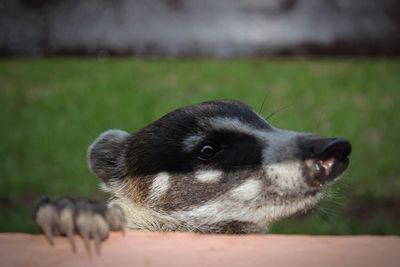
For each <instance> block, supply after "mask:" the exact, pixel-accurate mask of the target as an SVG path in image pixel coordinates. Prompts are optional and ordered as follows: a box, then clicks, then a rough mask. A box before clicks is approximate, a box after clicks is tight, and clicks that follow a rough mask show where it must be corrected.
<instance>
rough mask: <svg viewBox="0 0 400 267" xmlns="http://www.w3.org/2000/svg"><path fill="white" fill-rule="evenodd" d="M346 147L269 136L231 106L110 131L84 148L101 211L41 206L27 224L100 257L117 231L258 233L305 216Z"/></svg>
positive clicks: (186, 111) (337, 141) (290, 135)
mask: <svg viewBox="0 0 400 267" xmlns="http://www.w3.org/2000/svg"><path fill="white" fill-rule="evenodd" d="M350 153H351V145H350V143H349V141H347V140H346V139H344V138H321V137H318V136H316V135H313V134H309V133H300V132H294V131H286V130H281V129H277V128H274V127H273V126H272V125H270V124H269V123H268V122H267V121H266V120H265V119H264V118H263V117H262V116H261V115H259V114H258V113H257V112H255V111H254V110H253V109H252V108H250V107H249V106H247V105H246V104H243V103H241V102H239V101H209V102H204V103H201V104H197V105H192V106H187V107H183V108H180V109H177V110H175V111H172V112H170V113H168V114H167V115H165V116H164V117H162V118H160V119H159V120H157V121H155V122H154V123H152V124H150V125H148V126H146V127H145V128H143V129H141V130H139V131H138V132H136V133H134V134H129V133H127V132H125V131H122V130H108V131H106V132H104V133H102V134H101V135H100V136H99V137H97V139H96V140H95V141H94V142H93V144H92V145H90V147H89V149H88V154H87V159H88V165H89V168H90V170H91V171H92V172H93V173H94V174H95V175H96V176H97V177H99V178H100V180H101V182H102V188H103V189H104V190H105V191H107V192H109V193H110V194H111V195H112V197H111V199H110V200H109V202H108V204H107V205H106V204H104V203H101V202H96V201H88V200H73V199H70V198H61V199H59V200H56V201H50V200H49V199H47V198H45V199H42V200H41V201H39V203H38V204H37V205H36V208H35V212H34V217H35V219H36V221H37V223H38V224H39V226H40V227H41V229H42V230H43V232H44V233H45V234H46V236H47V237H48V239H49V241H50V242H52V236H53V235H57V234H62V235H66V236H68V237H69V240H70V242H71V245H72V247H73V249H75V243H74V239H73V235H74V234H76V233H77V234H80V235H81V236H82V238H83V240H84V243H85V245H86V247H87V249H88V250H90V246H89V240H90V239H94V240H95V244H96V248H97V249H98V248H99V247H98V246H99V243H100V241H101V240H103V239H105V238H106V237H107V236H108V233H109V231H112V230H123V229H124V228H128V229H135V230H148V231H191V232H200V233H229V234H237V233H263V232H265V231H266V229H267V228H268V227H269V226H270V225H271V224H272V223H273V222H275V221H277V220H279V219H282V218H284V217H287V216H289V215H291V214H294V213H296V212H299V211H306V210H307V209H309V208H311V207H313V206H314V205H315V204H316V203H317V202H318V201H319V200H320V199H321V198H322V197H323V195H324V191H326V189H327V187H328V186H329V185H330V184H331V183H332V182H333V181H334V179H335V178H336V177H338V176H339V175H340V174H342V173H343V172H344V171H345V170H346V168H347V166H348V164H349V159H348V157H349V155H350Z"/></svg>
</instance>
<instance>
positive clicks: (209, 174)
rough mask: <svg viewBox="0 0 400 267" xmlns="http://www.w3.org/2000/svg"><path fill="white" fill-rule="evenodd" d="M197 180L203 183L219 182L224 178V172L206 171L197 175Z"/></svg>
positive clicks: (198, 172)
mask: <svg viewBox="0 0 400 267" xmlns="http://www.w3.org/2000/svg"><path fill="white" fill-rule="evenodd" d="M195 177H196V179H197V180H199V181H200V182H203V183H213V182H218V181H219V180H220V179H221V177H222V171H219V170H204V171H197V172H196V173H195Z"/></svg>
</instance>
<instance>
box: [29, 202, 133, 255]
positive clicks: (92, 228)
mask: <svg viewBox="0 0 400 267" xmlns="http://www.w3.org/2000/svg"><path fill="white" fill-rule="evenodd" d="M33 217H34V219H35V221H36V223H37V224H38V225H39V227H40V229H41V231H42V232H43V233H44V234H45V237H46V239H47V240H48V242H49V243H50V244H51V245H52V246H54V240H53V237H54V236H55V235H63V236H66V237H67V238H68V242H69V244H70V246H71V248H72V251H73V252H74V253H76V243H75V234H79V235H80V236H81V237H82V240H83V243H84V247H85V250H86V252H87V253H88V254H89V255H91V254H92V251H91V244H90V241H91V239H93V242H94V247H95V252H96V254H98V255H100V251H101V242H102V241H104V240H105V239H107V238H108V236H109V233H110V231H121V232H122V234H123V235H125V224H126V221H125V215H124V213H123V210H122V209H121V207H119V206H116V205H113V206H112V207H109V208H108V207H107V206H106V205H105V204H104V203H102V202H96V201H89V200H84V199H80V200H73V199H70V198H60V199H58V200H57V201H54V202H52V201H50V200H49V199H48V198H42V199H41V200H40V201H38V202H37V204H36V205H35V208H34V214H33Z"/></svg>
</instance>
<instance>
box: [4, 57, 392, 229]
mask: <svg viewBox="0 0 400 267" xmlns="http://www.w3.org/2000/svg"><path fill="white" fill-rule="evenodd" d="M399 85H400V60H398V59H396V60H388V59H320V60H317V59H314V60H290V59H287V60H286V59H285V60H235V61H218V60H139V59H106V60H101V61H99V60H96V59H87V58H86V59H40V60H35V59H2V60H0V123H1V131H0V152H1V156H0V159H1V160H0V201H1V204H0V207H1V219H0V231H27V232H35V231H37V229H36V227H35V226H34V225H33V223H32V220H31V217H30V212H31V205H32V202H33V201H34V200H35V199H36V198H37V197H39V196H41V195H48V196H50V197H58V196H61V195H71V196H86V197H94V198H104V195H102V194H101V193H99V190H98V181H97V179H96V178H95V177H94V176H93V175H91V174H90V173H89V171H88V169H87V167H86V159H85V154H86V149H87V147H88V145H89V144H90V143H91V141H93V140H94V138H95V137H96V136H97V135H98V134H99V133H101V132H102V131H104V130H106V129H109V128H121V129H124V130H127V131H131V132H133V131H135V130H137V129H139V128H141V127H143V126H145V125H146V124H148V123H150V122H152V121H153V120H155V119H157V118H159V117H160V116H161V115H163V114H165V113H166V112H168V111H171V110H173V109H175V108H177V107H180V106H184V105H188V104H193V103H198V102H201V101H205V100H210V99H220V98H224V99H226V98H229V99H239V100H242V101H244V102H246V103H248V104H249V105H251V106H253V107H254V108H255V109H259V108H260V106H261V105H262V102H263V99H264V96H265V95H266V94H268V97H267V100H266V103H265V105H264V109H263V115H265V116H266V115H268V114H269V113H271V112H273V111H276V110H278V109H280V108H281V107H284V106H287V105H290V107H289V108H287V109H285V110H282V111H281V112H279V113H278V114H276V115H274V116H273V117H272V118H271V120H270V121H271V123H273V124H274V125H275V126H277V127H280V128H288V129H293V130H297V131H308V132H316V133H318V134H320V135H329V136H345V137H347V138H349V139H350V140H351V142H352V144H353V154H352V156H351V166H350V169H349V170H348V172H347V174H346V175H345V176H344V177H343V178H342V179H341V180H340V181H339V183H338V184H337V186H335V188H334V189H333V192H334V193H335V194H334V195H335V196H333V197H330V198H328V199H327V200H326V201H324V203H322V205H320V206H319V207H320V208H319V209H318V210H316V211H314V212H311V213H308V214H307V215H303V216H298V217H293V218H291V219H287V220H285V221H283V222H281V223H278V224H276V225H275V226H274V227H272V229H271V231H272V232H275V233H303V234H400V215H399V211H400V179H399V173H400V164H399V163H398V159H399V156H400V154H399V145H400V124H399V118H400V117H399V114H400V88H398V87H399Z"/></svg>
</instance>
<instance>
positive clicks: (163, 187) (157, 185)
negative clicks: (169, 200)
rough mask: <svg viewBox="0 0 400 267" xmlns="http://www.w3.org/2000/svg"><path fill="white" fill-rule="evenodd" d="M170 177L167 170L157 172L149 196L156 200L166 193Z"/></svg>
mask: <svg viewBox="0 0 400 267" xmlns="http://www.w3.org/2000/svg"><path fill="white" fill-rule="evenodd" d="M169 179H170V176H169V174H168V173H166V172H160V173H159V174H157V176H156V177H154V180H153V183H152V185H151V187H150V194H149V198H150V199H152V200H155V199H158V198H160V197H161V196H162V195H164V194H165V193H166V192H167V190H168V188H169V186H170V183H169Z"/></svg>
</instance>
